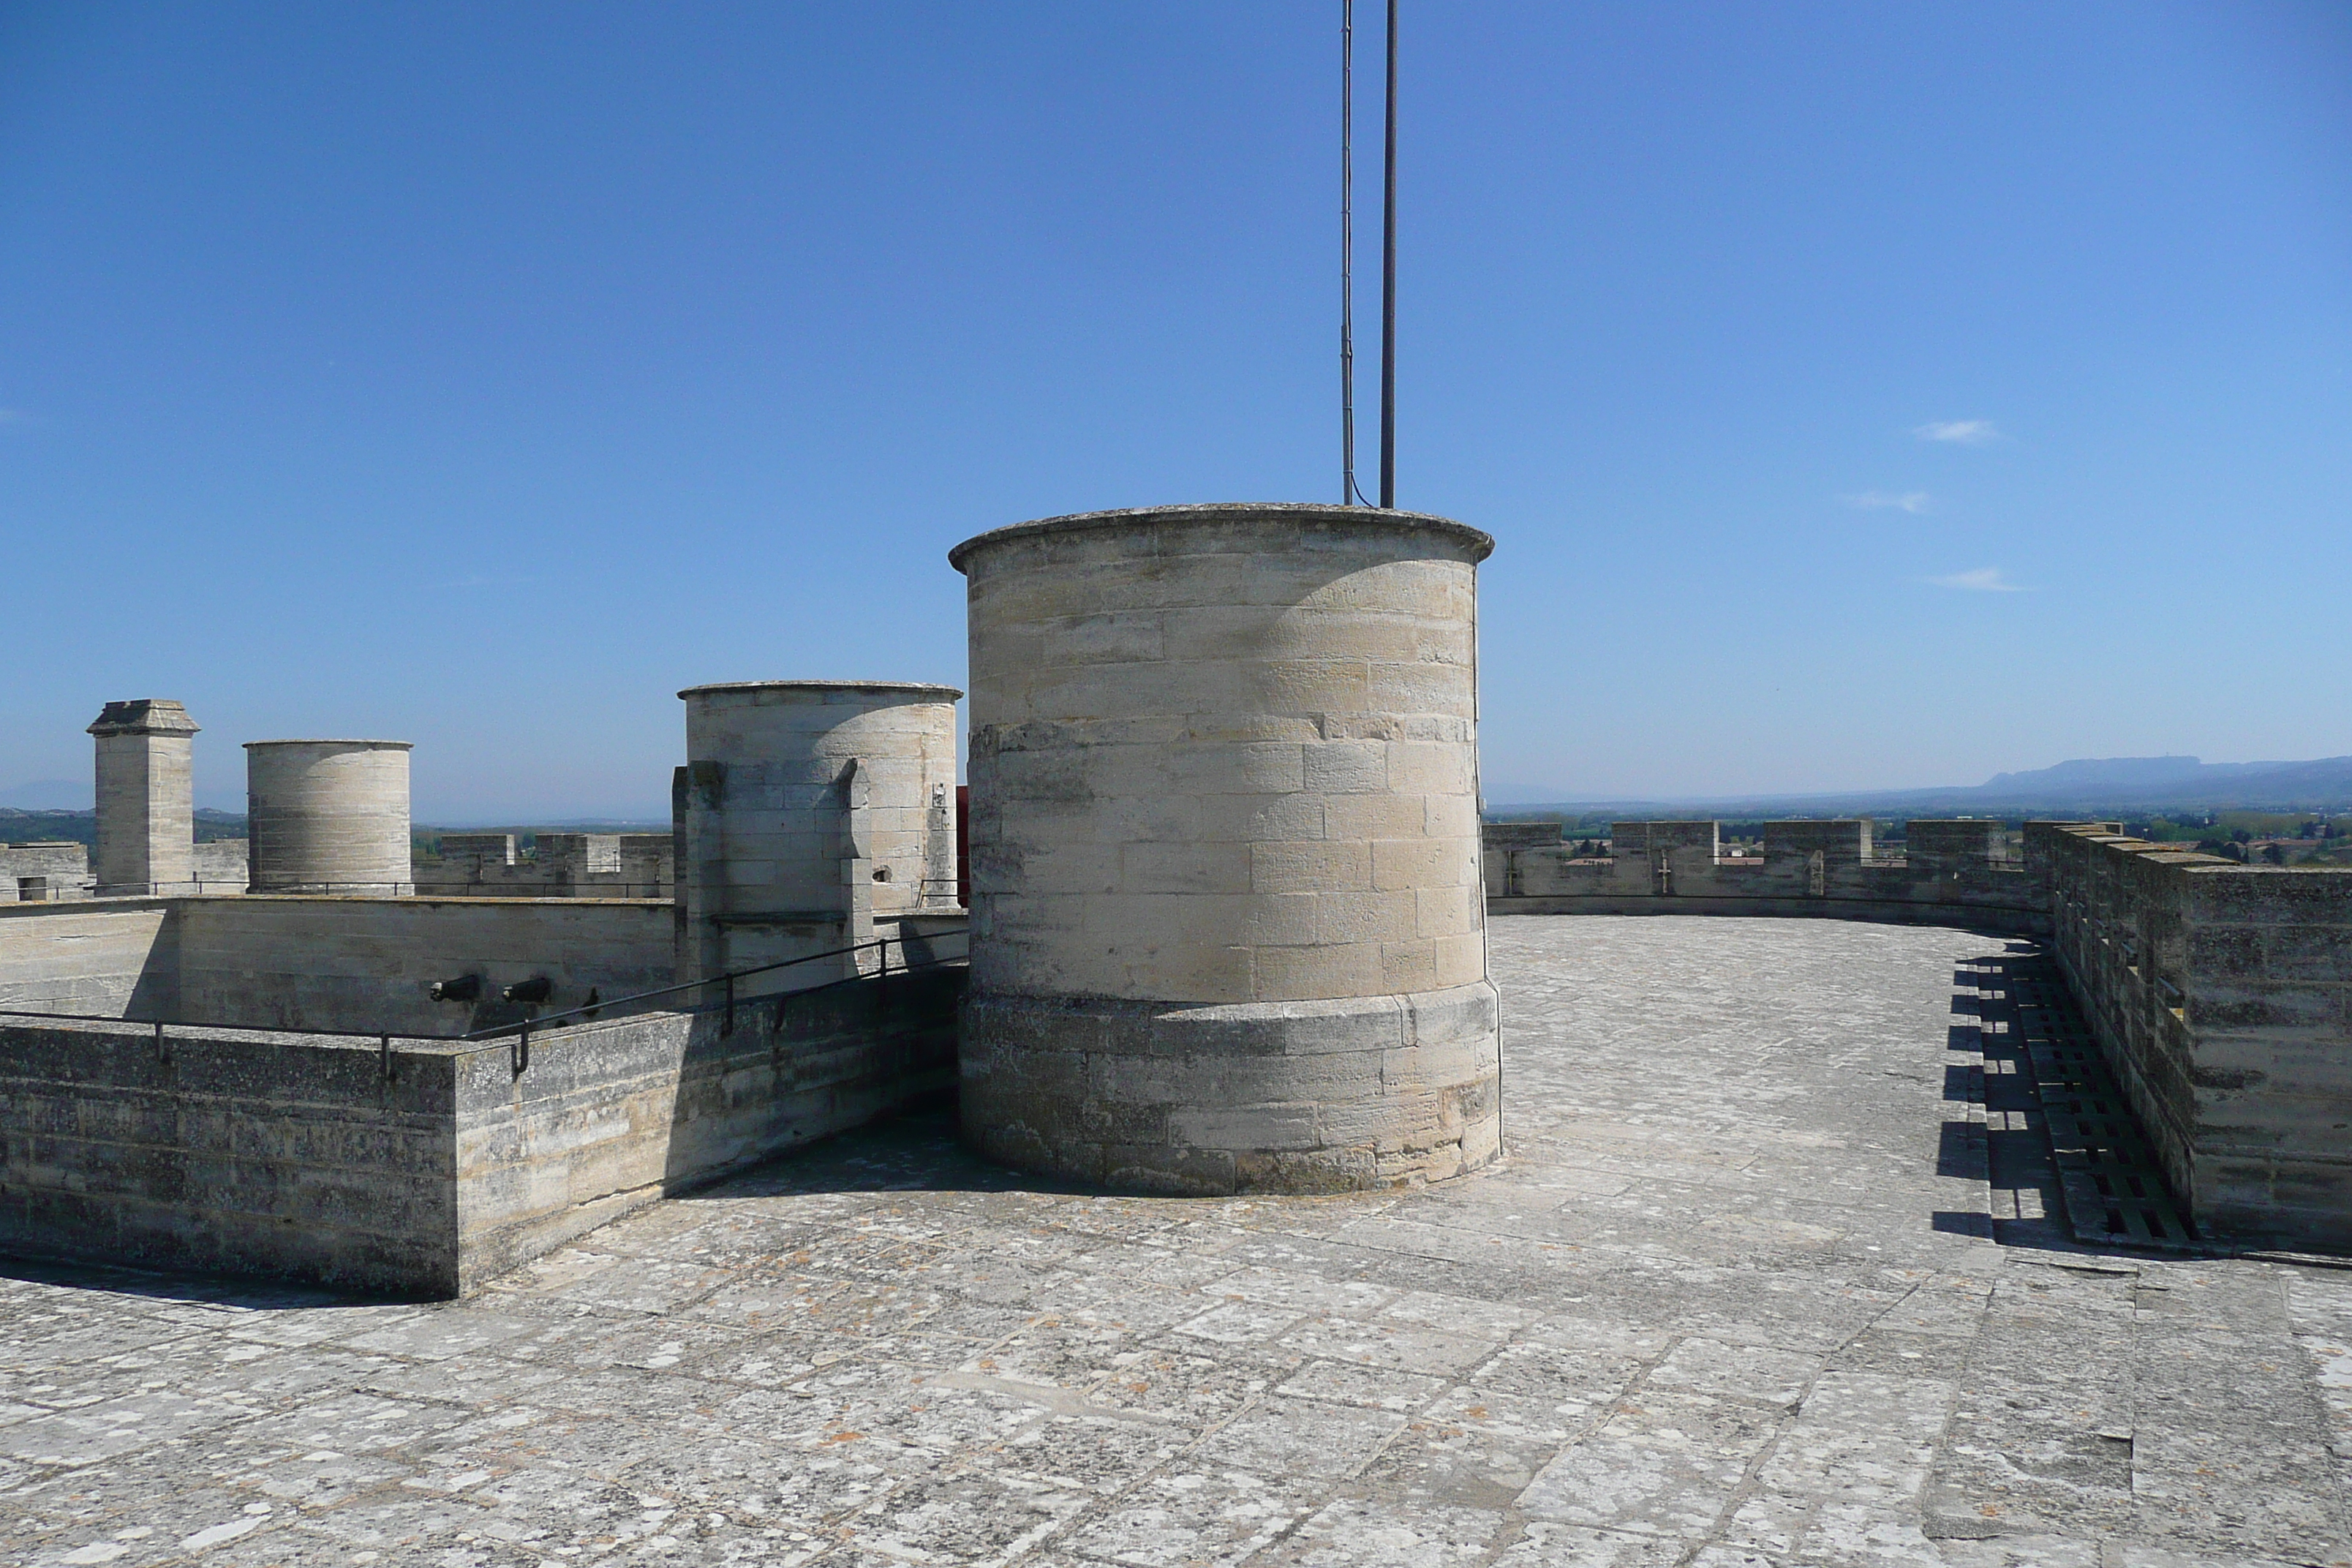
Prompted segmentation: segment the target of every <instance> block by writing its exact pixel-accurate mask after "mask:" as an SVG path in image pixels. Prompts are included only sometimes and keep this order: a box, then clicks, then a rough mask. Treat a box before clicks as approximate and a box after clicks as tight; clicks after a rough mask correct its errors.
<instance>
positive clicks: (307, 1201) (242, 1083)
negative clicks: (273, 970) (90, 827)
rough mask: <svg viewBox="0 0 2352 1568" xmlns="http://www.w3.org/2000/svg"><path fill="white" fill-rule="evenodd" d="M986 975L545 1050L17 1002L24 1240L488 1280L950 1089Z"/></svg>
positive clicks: (313, 1268) (8, 1142)
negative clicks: (153, 1024)
mask: <svg viewBox="0 0 2352 1568" xmlns="http://www.w3.org/2000/svg"><path fill="white" fill-rule="evenodd" d="M962 982H963V972H962V970H961V968H958V967H947V968H941V969H936V970H929V971H921V972H918V973H913V974H905V975H894V976H890V977H888V978H887V979H882V980H866V981H861V982H856V983H853V984H843V985H835V986H830V987H827V988H824V989H823V990H818V991H811V992H803V993H801V994H797V995H793V996H790V997H785V998H781V999H769V1000H767V1001H766V1002H765V1003H764V1004H763V1005H761V1006H760V1007H758V1008H756V1009H755V1008H751V1007H745V1008H742V1009H740V1010H739V1011H738V1014H737V1016H736V1017H735V1019H734V1023H733V1027H732V1029H731V1030H730V1029H729V1027H728V1024H727V1020H726V1018H725V1016H724V1015H723V1014H721V1013H719V1012H718V1011H708V1012H703V1013H698V1014H688V1013H658V1014H650V1015H646V1016H638V1017H634V1018H628V1019H624V1020H619V1021H615V1022H612V1023H607V1024H596V1025H589V1026H583V1027H577V1028H571V1029H559V1030H551V1031H549V1032H547V1033H545V1034H543V1035H540V1036H537V1037H534V1038H533V1039H532V1040H531V1042H530V1052H529V1058H528V1064H527V1065H522V1064H521V1063H520V1061H519V1058H518V1056H517V1054H516V1052H515V1050H514V1049H513V1047H512V1046H511V1045H510V1043H509V1042H508V1041H505V1040H498V1041H490V1042H481V1043H472V1044H467V1043H461V1042H456V1041H446V1040H416V1039H403V1038H394V1040H393V1041H392V1042H391V1046H390V1049H389V1050H388V1051H386V1050H384V1049H383V1048H382V1047H380V1046H379V1045H378V1043H377V1042H374V1041H368V1040H354V1039H344V1038H333V1037H321V1036H318V1035H302V1034H293V1033H273V1032H263V1031H246V1030H221V1029H189V1028H184V1027H173V1028H171V1029H168V1030H166V1031H165V1032H164V1034H163V1037H161V1038H160V1040H159V1038H158V1037H157V1036H156V1035H155V1033H154V1032H153V1031H152V1030H151V1029H148V1028H146V1027H144V1026H131V1025H125V1024H122V1023H120V1022H105V1021H100V1020H91V1021H89V1022H79V1021H76V1022H69V1023H44V1024H15V1025H11V1024H9V1023H8V1022H7V1021H6V1020H4V1019H0V1138H4V1139H5V1149H6V1157H7V1164H6V1173H5V1182H0V1247H5V1248H6V1249H7V1250H8V1251H10V1252H13V1253H16V1254H20V1255H25V1254H30V1255H45V1256H51V1257H59V1256H62V1257H73V1258H95V1259H100V1260H103V1261H106V1262H110V1263H123V1264H131V1265H136V1266H145V1267H151V1268H203V1269H207V1270H212V1271H216V1272H224V1273H241V1274H264V1275H274V1276H279V1277H284V1278H291V1279H306V1280H315V1281H319V1282H321V1283H326V1284H331V1285H337V1286H343V1287H352V1288H359V1289H373V1290H383V1291H390V1292H396V1293H400V1294H406V1295H415V1296H427V1297H444V1296H453V1295H459V1294H463V1293H466V1292H468V1291H471V1290H473V1289H476V1288H477V1287H478V1286H479V1285H480V1284H481V1283H482V1281H484V1280H485V1279H488V1278H490V1277H491V1276H493V1275H495V1274H498V1273H499V1272H502V1271H503V1270H505V1269H508V1268H513V1267H515V1266H516V1265H518V1264H520V1263H523V1262H526V1261H528V1260H529V1259H530V1258H533V1257H536V1256H538V1255H540V1254H541V1253H543V1252H545V1251H547V1250H548V1249H549V1248H551V1247H557V1246H560V1245H562V1243H563V1242H565V1241H567V1240H569V1239H571V1238H572V1237H576V1236H578V1235H580V1234H582V1233H583V1232H584V1231H586V1230H588V1229H591V1228H593V1226H597V1225H601V1224H603V1223H604V1221H606V1220H607V1219H610V1218H612V1217H614V1215H618V1214H621V1213H624V1212H625V1211H626V1210H628V1209H630V1208H632V1207H635V1206H636V1205H640V1204H644V1203H647V1202H650V1201H652V1200H653V1199H655V1198H657V1197H659V1196H661V1195H663V1194H666V1193H670V1192H675V1191H677V1190H680V1189H681V1188H685V1187H689V1186H692V1185H695V1184H699V1183H701V1182H705V1181H709V1180H710V1179H712V1178H714V1177H716V1176H719V1175H721V1174H724V1173H727V1172H729V1171H731V1170H735V1169H738V1168H740V1167H741V1166H744V1165H748V1164H751V1163H757V1162H759V1161H761V1160H763V1159H767V1158H770V1157H772V1156H773V1155H774V1154H776V1153H778V1152H782V1151H784V1150H786V1149H789V1148H792V1147H793V1146H796V1145H798V1144H800V1143H803V1142H808V1141H810V1140H812V1139H815V1138H821V1137H824V1136H826V1135H828V1134H830V1133H834V1132H838V1131H844V1130H845V1129H847V1128H850V1127H854V1126H856V1125H859V1124H860V1123H862V1122H865V1121H870V1120H872V1119H873V1118H875V1117H877V1116H878V1115H882V1114H885V1113H887V1112H888V1111H890V1110H894V1109H896V1108H898V1107H899V1106H901V1105H904V1104H906V1103H908V1101H909V1100H914V1099H917V1098H919V1097H921V1096H924V1095H928V1094H934V1093H939V1092H943V1091H944V1090H946V1089H949V1088H950V1087H951V1086H952V1084H953V1083H954V1080H955V1040H954V1020H955V1011H956V1006H957V1004H958V1002H959V1001H960V999H961V994H962V989H963V984H962ZM387 1068H389V1072H388V1073H387V1070H386V1069H387ZM519 1068H520V1070H519Z"/></svg>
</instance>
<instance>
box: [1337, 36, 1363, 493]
mask: <svg viewBox="0 0 2352 1568" xmlns="http://www.w3.org/2000/svg"><path fill="white" fill-rule="evenodd" d="M1339 460H1340V468H1339V504H1340V505H1341V506H1354V505H1355V504H1356V503H1357V502H1358V501H1360V500H1362V499H1363V496H1362V492H1361V491H1360V490H1358V489H1356V0H1339Z"/></svg>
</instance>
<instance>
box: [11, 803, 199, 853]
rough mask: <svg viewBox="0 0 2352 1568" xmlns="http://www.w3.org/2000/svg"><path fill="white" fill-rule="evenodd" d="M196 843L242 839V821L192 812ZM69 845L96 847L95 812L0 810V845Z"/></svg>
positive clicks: (96, 815)
mask: <svg viewBox="0 0 2352 1568" xmlns="http://www.w3.org/2000/svg"><path fill="white" fill-rule="evenodd" d="M195 829H196V842H197V843H199V844H208V843H210V842H211V841H212V840H214V839H215V838H242V837H245V818H244V817H242V816H230V815H229V814H228V813H227V812H225V811H211V810H204V811H199V812H197V813H196V821H195ZM58 842H71V843H75V844H87V845H89V847H91V848H92V849H95V848H97V847H98V813H96V812H94V811H12V810H5V809H0V844H53V843H58Z"/></svg>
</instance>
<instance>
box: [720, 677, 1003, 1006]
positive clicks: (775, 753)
mask: <svg viewBox="0 0 2352 1568" xmlns="http://www.w3.org/2000/svg"><path fill="white" fill-rule="evenodd" d="M962 695H963V693H962V692H961V691H959V690H957V689H955V688H954V687H952V686H930V685H919V684H911V683H906V682H898V681H869V680H757V681H740V682H734V683H730V684H727V685H718V686H696V687H689V688H688V689H686V690H684V691H681V692H679V693H678V696H679V697H680V698H682V699H684V700H685V702H686V754H687V765H686V766H685V767H684V768H681V769H680V770H678V784H677V791H676V795H677V814H678V841H679V843H680V845H681V858H680V860H679V863H678V867H677V884H678V889H677V900H678V920H679V929H680V952H679V954H678V962H679V974H678V978H679V979H681V980H694V979H701V978H705V977H708V976H710V975H714V974H719V973H726V972H728V971H730V970H739V969H744V968H749V967H751V966H754V965H759V964H767V963H777V962H779V961H781V960H783V959H789V958H798V957H802V956H803V955H807V954H814V953H821V952H831V951H834V950H835V949H841V948H848V947H853V946H855V945H856V944H858V943H861V942H870V941H872V940H873V939H874V938H875V937H876V935H877V931H876V929H875V922H876V921H877V920H880V921H886V922H887V921H889V920H890V919H891V918H892V917H895V916H900V915H907V914H913V913H916V912H919V911H921V910H927V909H942V908H944V909H947V910H953V909H954V908H955V889H954V887H953V885H952V880H951V879H952V877H953V871H952V868H953V866H954V864H955V845H954V842H953V838H952V834H953V832H954V824H953V814H952V812H951V811H950V810H949V809H948V803H950V802H951V801H952V800H953V798H954V794H955V784H956V744H955V733H956V731H955V704H956V700H957V699H958V698H960V697H961V696H962ZM942 835H947V836H949V837H948V841H947V842H946V843H945V844H941V843H940V841H939V840H940V836H942ZM859 967H871V964H870V963H868V964H866V965H862V966H861V965H859V964H856V963H845V964H840V965H825V964H817V963H812V964H808V965H805V966H803V967H802V968H801V969H799V970H796V971H785V972H782V973H780V974H779V975H777V976H776V977H775V978H774V979H773V980H772V981H770V982H766V983H763V984H761V985H759V986H756V987H755V989H796V988H798V987H800V986H803V985H809V984H819V983H821V982H823V981H824V980H829V979H833V978H835V977H836V975H837V974H838V973H842V972H844V971H845V970H846V971H848V972H852V973H854V972H855V971H856V969H857V968H859ZM828 968H830V970H831V973H820V971H821V970H826V969H828Z"/></svg>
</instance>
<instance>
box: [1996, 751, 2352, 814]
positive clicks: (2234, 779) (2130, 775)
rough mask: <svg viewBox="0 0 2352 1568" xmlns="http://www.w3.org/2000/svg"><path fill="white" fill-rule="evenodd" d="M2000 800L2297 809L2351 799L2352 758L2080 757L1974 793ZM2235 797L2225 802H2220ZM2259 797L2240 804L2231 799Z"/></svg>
mask: <svg viewBox="0 0 2352 1568" xmlns="http://www.w3.org/2000/svg"><path fill="white" fill-rule="evenodd" d="M1958 793H1961V794H1976V795H1984V796H1986V797H1988V798H1999V799H2002V800H2014V801H2021V802H2022V801H2028V800H2050V801H2065V800H2086V801H2087V800H2102V801H2113V802H2116V803H2119V804H2120V803H2123V802H2126V801H2129V802H2138V801H2141V800H2144V799H2145V800H2156V799H2163V800H2167V801H2172V800H2179V801H2181V802H2184V803H2187V804H2191V805H2225V804H2226V805H2246V806H2251V805H2258V804H2267V803H2268V802H2269V801H2271V800H2279V801H2284V800H2287V799H2289V798H2290V797H2292V798H2294V799H2296V800H2297V801H2298V802H2300V803H2302V804H2308V805H2325V804H2334V803H2336V802H2342V801H2352V757H2321V758H2317V759H2315V760H2314V761H2312V762H2306V763H2208V762H2204V761H2201V760H2200V759H2198V758H2196V757H2079V758H2076V759H2075V760H2074V761H2073V762H2065V763H2058V764H2057V765H2056V766H2055V767H2048V768H2035V769H2032V770H2031V771H2029V772H2025V773H1995V774H1994V775H1993V776H1992V777H1991V778H1990V779H1988V780H1986V781H1985V782H1984V783H1983V784H1979V785H1978V786H1977V787H1976V789H1975V790H1974V791H1961V792H1958ZM2222 796H2227V797H2232V798H2229V799H2227V800H2223V799H2221V798H2217V797H2222ZM2239 796H2248V797H2254V796H2259V797H2263V798H2262V799H2260V800H2257V799H2254V798H2246V799H2238V798H2235V797H2239Z"/></svg>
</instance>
